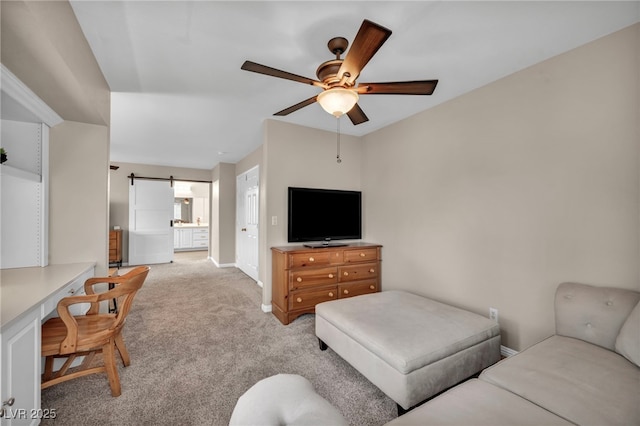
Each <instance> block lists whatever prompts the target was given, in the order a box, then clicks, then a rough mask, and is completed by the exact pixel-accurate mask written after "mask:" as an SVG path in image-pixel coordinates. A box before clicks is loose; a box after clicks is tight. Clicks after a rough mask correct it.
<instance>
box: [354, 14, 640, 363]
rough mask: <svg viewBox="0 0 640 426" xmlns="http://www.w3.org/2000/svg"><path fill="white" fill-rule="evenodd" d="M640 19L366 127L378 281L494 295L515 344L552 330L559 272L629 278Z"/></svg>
mask: <svg viewBox="0 0 640 426" xmlns="http://www.w3.org/2000/svg"><path fill="white" fill-rule="evenodd" d="M639 32H640V25H635V26H634V27H632V28H628V29H626V30H623V31H621V32H618V33H616V34H613V35H611V36H609V37H606V38H603V39H600V40H598V41H596V42H593V43H590V44H588V45H585V46H583V47H580V48H578V49H575V50H573V51H570V52H568V53H566V54H563V55H560V56H558V57H555V58H553V59H551V60H548V61H546V62H543V63H540V64H538V65H535V66H533V67H531V68H528V69H526V70H524V71H521V72H518V73H516V74H514V75H511V76H509V77H507V78H504V79H502V80H499V81H497V82H495V83H493V84H490V85H488V86H485V87H483V88H481V89H479V90H476V91H474V92H472V93H469V94H467V95H464V96H461V97H459V98H457V99H455V100H453V101H450V102H448V103H446V104H443V105H441V106H439V107H437V108H434V109H432V110H428V111H425V112H423V113H421V114H418V115H416V116H414V117H412V118H410V119H407V120H405V121H403V122H400V123H397V124H395V125H392V126H388V127H386V128H384V129H382V130H380V131H378V132H375V133H373V134H370V135H368V136H366V137H365V138H364V139H365V140H364V144H363V164H364V165H363V170H362V187H363V191H364V194H366V196H365V197H364V199H365V205H364V212H365V224H366V226H365V235H366V237H365V238H366V239H367V240H370V241H373V242H377V243H381V244H383V245H384V248H383V252H382V253H383V268H382V270H383V277H382V287H383V289H384V290H390V289H406V290H410V291H413V292H416V293H419V294H423V295H427V296H430V297H433V298H435V299H438V300H441V301H444V302H448V303H451V304H453V305H457V306H460V307H463V308H468V309H470V310H472V311H475V312H477V313H480V314H482V315H485V316H488V310H489V307H496V308H498V309H499V312H500V324H501V329H502V332H503V344H504V345H506V346H508V347H511V348H514V349H516V350H521V349H523V348H525V347H527V346H529V345H531V344H533V343H535V342H537V341H539V340H541V339H542V338H544V337H546V336H548V335H550V334H552V333H553V331H554V313H553V295H554V291H555V288H556V286H557V285H558V283H560V282H562V281H578V282H584V283H589V284H595V285H599V286H617V287H623V288H631V289H635V290H640V280H639V278H640V270H639V263H640V262H639V259H640V247H639V235H640V222H639V218H640V210H639V196H640V185H639V155H640V152H639V143H640V142H639V141H640V134H639V132H638V126H637V122H638V117H639V115H638V114H639V109H638V100H639V86H638V75H639V74H640V67H639V63H638V52H640V37H639ZM441 78H442V80H443V81H444V80H445V79H446V76H441Z"/></svg>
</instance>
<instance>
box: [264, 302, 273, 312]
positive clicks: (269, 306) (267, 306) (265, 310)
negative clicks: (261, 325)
mask: <svg viewBox="0 0 640 426" xmlns="http://www.w3.org/2000/svg"><path fill="white" fill-rule="evenodd" d="M262 312H271V305H265V304H264V303H263V304H262Z"/></svg>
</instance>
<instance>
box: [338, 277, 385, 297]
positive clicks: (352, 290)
mask: <svg viewBox="0 0 640 426" xmlns="http://www.w3.org/2000/svg"><path fill="white" fill-rule="evenodd" d="M376 291H378V280H366V281H360V282H357V283H347V284H340V285H339V286H338V297H339V298H345V297H353V296H359V295H361V294H368V293H375V292H376Z"/></svg>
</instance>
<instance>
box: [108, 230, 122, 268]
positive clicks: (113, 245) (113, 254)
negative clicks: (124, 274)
mask: <svg viewBox="0 0 640 426" xmlns="http://www.w3.org/2000/svg"><path fill="white" fill-rule="evenodd" d="M112 263H117V264H118V266H122V229H117V230H113V231H109V265H111V264H112Z"/></svg>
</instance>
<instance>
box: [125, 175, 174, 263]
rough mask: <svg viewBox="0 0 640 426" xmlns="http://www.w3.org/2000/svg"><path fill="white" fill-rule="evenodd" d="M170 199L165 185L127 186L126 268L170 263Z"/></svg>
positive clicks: (168, 185)
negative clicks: (127, 255) (127, 249)
mask: <svg viewBox="0 0 640 426" xmlns="http://www.w3.org/2000/svg"><path fill="white" fill-rule="evenodd" d="M173 198H174V197H173V188H172V187H171V183H170V182H168V181H158V180H142V179H135V180H134V183H133V185H130V186H129V265H147V264H153V263H169V262H172V261H173Z"/></svg>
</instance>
